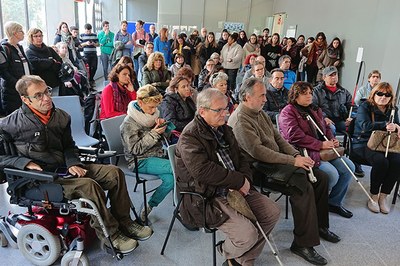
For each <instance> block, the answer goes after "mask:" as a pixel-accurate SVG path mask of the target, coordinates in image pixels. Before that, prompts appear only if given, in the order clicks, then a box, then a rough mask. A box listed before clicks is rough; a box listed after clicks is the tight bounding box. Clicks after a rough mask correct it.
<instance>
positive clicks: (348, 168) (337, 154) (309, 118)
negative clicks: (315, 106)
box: [307, 115, 377, 204]
mask: <svg viewBox="0 0 400 266" xmlns="http://www.w3.org/2000/svg"><path fill="white" fill-rule="evenodd" d="M307 120H308V121H311V122H312V123H313V125H314V126H315V128H316V129H317V130H318V132H319V133H320V134H321V135H322V136H323V137H324V139H325V140H326V141H329V139H328V138H327V137H326V135H325V134H324V132H322V130H321V129H320V128H319V127H318V125H317V123H315V121H314V120H313V119H312V118H311V116H310V115H307ZM332 150H333V151H334V152H335V153H336V156H337V157H338V158H340V160H341V161H342V163H343V164H344V166H345V167H346V169H347V170H348V171H349V172H350V174H351V175H352V176H353V178H354V179H355V180H356V182H357V183H358V184H359V185H360V187H361V188H362V190H363V191H364V193H365V195H367V197H368V198H369V200H370V201H372V203H373V204H377V203H376V202H375V201H374V200H373V199H372V198H371V196H370V195H369V193H368V192H367V191H366V190H365V188H364V187H363V185H362V184H361V183H360V180H358V178H357V177H356V176H355V174H354V173H353V171H351V169H350V167H349V166H348V165H347V163H346V162H345V161H344V159H343V156H341V155H340V153H339V152H338V151H337V150H336V149H335V148H334V147H333V148H332Z"/></svg>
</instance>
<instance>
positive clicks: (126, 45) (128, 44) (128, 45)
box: [114, 20, 133, 56]
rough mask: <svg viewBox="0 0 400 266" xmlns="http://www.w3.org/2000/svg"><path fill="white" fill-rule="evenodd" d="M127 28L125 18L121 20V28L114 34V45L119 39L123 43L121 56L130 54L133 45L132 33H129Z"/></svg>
mask: <svg viewBox="0 0 400 266" xmlns="http://www.w3.org/2000/svg"><path fill="white" fill-rule="evenodd" d="M127 29H128V22H127V21H126V20H123V21H121V28H120V30H119V31H118V32H117V33H116V34H115V37H114V45H116V42H117V41H119V42H121V43H122V44H123V49H122V55H121V56H124V55H127V56H131V50H132V47H133V44H132V35H130V34H129V33H128V31H127Z"/></svg>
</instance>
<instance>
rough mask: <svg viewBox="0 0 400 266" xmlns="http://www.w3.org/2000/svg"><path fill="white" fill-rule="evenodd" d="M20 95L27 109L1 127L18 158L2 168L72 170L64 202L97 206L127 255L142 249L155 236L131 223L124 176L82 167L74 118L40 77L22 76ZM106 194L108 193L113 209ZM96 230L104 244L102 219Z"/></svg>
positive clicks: (94, 222) (2, 161)
mask: <svg viewBox="0 0 400 266" xmlns="http://www.w3.org/2000/svg"><path fill="white" fill-rule="evenodd" d="M16 89H17V91H18V93H19V95H20V96H21V100H22V106H21V107H20V108H19V109H18V110H16V111H15V112H13V113H12V114H10V115H9V116H7V117H6V118H4V119H3V120H2V121H1V122H0V129H1V130H2V131H4V132H5V133H7V134H8V135H10V137H11V138H12V141H13V142H14V143H15V146H16V149H17V152H18V156H2V158H1V159H0V167H2V168H3V167H12V168H17V169H27V170H28V169H30V170H37V171H48V172H54V171H56V169H57V168H61V167H66V168H67V169H68V172H69V174H70V175H72V176H73V178H68V179H63V178H58V179H57V180H56V181H55V182H56V183H58V184H61V185H62V187H63V192H64V197H65V198H67V199H75V198H80V197H82V198H86V199H89V200H91V201H93V202H94V203H95V204H96V206H97V208H98V210H99V213H100V215H101V217H102V218H103V221H104V224H105V226H106V228H107V230H108V232H109V234H110V236H111V240H112V243H113V245H114V247H115V248H116V249H117V250H119V251H121V252H122V253H129V252H131V251H133V250H134V249H135V248H136V247H137V245H138V243H137V240H145V239H148V238H149V237H150V236H151V235H152V233H153V231H152V229H151V228H149V227H143V226H141V225H139V224H138V223H136V222H134V221H132V220H131V218H130V199H129V195H128V191H127V188H126V183H125V176H124V174H123V172H122V171H121V170H120V169H119V168H117V167H115V166H112V165H99V164H86V165H84V164H82V163H81V162H80V160H79V158H78V154H77V149H76V146H75V142H74V140H73V139H72V135H71V117H70V116H69V115H68V114H67V113H66V112H64V111H63V110H61V109H58V108H56V107H55V106H54V105H53V102H52V99H51V88H50V87H48V86H47V85H46V83H45V82H44V80H43V79H41V78H40V77H39V76H34V75H26V76H22V77H21V79H20V80H19V81H18V82H17V84H16ZM10 159H13V160H10ZM103 189H104V190H108V198H109V199H110V205H111V208H110V209H108V208H107V204H106V203H107V202H106V201H107V200H106V196H105V193H104V191H103ZM91 225H92V227H93V228H94V229H95V231H96V234H97V236H98V237H99V238H100V239H101V240H104V234H103V231H102V229H101V227H100V224H99V223H98V221H97V219H93V220H92V221H91ZM105 244H107V241H106V242H105Z"/></svg>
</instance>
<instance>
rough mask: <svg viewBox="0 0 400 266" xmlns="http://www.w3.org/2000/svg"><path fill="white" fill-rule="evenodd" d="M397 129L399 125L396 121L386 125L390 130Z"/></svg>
mask: <svg viewBox="0 0 400 266" xmlns="http://www.w3.org/2000/svg"><path fill="white" fill-rule="evenodd" d="M396 129H397V125H396V124H395V123H389V124H387V125H386V130H387V131H389V132H394V131H396Z"/></svg>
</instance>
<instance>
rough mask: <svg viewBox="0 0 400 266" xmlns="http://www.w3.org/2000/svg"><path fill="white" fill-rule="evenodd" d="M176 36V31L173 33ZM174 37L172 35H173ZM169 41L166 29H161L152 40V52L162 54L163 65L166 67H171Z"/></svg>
mask: <svg viewBox="0 0 400 266" xmlns="http://www.w3.org/2000/svg"><path fill="white" fill-rule="evenodd" d="M173 33H175V34H176V31H173ZM173 35H174V34H173ZM170 41H171V40H168V29H167V28H162V29H161V30H160V32H159V35H158V37H157V38H156V39H155V40H154V52H160V53H162V54H163V56H164V59H165V64H166V65H167V66H170V65H172V61H171V42H170Z"/></svg>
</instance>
